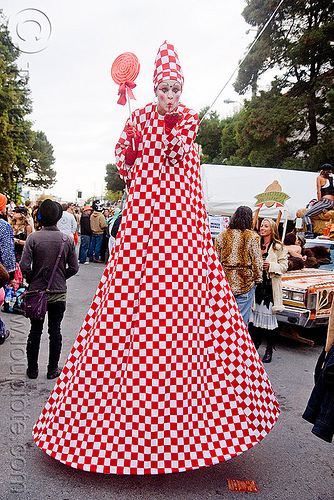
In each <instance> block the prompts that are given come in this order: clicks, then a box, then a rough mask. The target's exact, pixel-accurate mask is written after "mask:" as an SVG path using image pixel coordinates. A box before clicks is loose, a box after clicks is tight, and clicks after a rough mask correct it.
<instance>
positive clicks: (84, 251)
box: [79, 234, 90, 264]
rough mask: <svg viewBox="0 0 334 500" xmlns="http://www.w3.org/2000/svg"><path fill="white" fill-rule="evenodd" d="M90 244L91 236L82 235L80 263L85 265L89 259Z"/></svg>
mask: <svg viewBox="0 0 334 500" xmlns="http://www.w3.org/2000/svg"><path fill="white" fill-rule="evenodd" d="M89 244H90V236H88V235H86V234H82V235H81V236H80V249H79V262H80V264H84V263H85V262H86V259H87V252H88V248H89Z"/></svg>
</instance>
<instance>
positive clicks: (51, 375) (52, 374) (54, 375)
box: [46, 367, 63, 380]
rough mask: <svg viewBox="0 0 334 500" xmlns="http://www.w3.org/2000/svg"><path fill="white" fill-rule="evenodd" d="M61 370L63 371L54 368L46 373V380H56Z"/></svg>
mask: <svg viewBox="0 0 334 500" xmlns="http://www.w3.org/2000/svg"><path fill="white" fill-rule="evenodd" d="M62 370H63V369H62V368H59V367H58V368H55V369H54V370H51V371H50V372H48V373H47V375H46V378H48V379H49V380H52V379H53V378H57V377H59V375H60V374H61V372H62Z"/></svg>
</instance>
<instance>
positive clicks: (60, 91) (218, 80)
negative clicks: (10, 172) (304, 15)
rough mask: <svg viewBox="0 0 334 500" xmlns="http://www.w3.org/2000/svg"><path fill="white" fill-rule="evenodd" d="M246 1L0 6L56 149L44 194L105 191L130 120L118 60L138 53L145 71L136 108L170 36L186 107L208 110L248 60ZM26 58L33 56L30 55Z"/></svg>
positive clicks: (220, 106)
mask: <svg viewBox="0 0 334 500" xmlns="http://www.w3.org/2000/svg"><path fill="white" fill-rule="evenodd" d="M244 7H245V1H244V0H234V1H233V2H231V1H230V0H166V1H163V2H157V1H153V0H96V1H95V2H92V1H88V0H80V1H79V0H77V1H75V0H66V1H65V0H53V1H51V0H49V1H45V0H44V1H38V0H30V1H27V0H2V8H3V13H4V15H5V16H6V18H7V19H9V24H8V26H9V30H10V33H11V36H12V39H13V41H14V42H15V43H17V44H18V45H19V47H20V48H21V50H23V51H24V53H22V54H21V56H20V58H19V59H18V61H17V64H18V66H19V68H20V69H22V70H26V69H27V68H28V69H29V77H30V81H29V87H30V89H31V96H32V100H33V109H34V111H33V114H32V115H31V116H30V118H31V119H32V121H33V123H34V125H33V128H34V130H42V131H43V132H44V133H45V134H46V136H47V138H48V140H49V141H50V142H51V144H52V145H53V148H54V156H55V158H56V162H55V164H54V168H55V169H56V171H57V183H56V184H55V185H54V186H53V187H52V188H51V189H50V190H47V191H45V192H46V193H48V194H53V195H55V196H57V197H59V198H62V200H63V201H71V200H76V197H77V191H78V190H79V191H82V193H83V201H84V199H86V198H88V197H90V196H95V197H99V196H101V193H103V192H104V187H105V183H104V177H105V166H106V164H107V163H113V162H114V160H115V157H114V147H115V144H116V142H117V140H118V138H119V135H120V133H121V131H122V129H123V126H124V122H125V120H126V119H127V116H128V107H127V106H120V105H119V104H117V98H118V97H117V92H118V87H117V85H116V84H115V83H114V82H113V80H112V79H111V76H110V68H111V65H112V63H113V61H114V60H115V58H116V57H117V56H118V55H120V54H122V53H123V52H134V53H135V54H136V55H137V57H138V59H139V61H140V65H141V69H140V73H139V76H138V78H137V80H136V84H137V87H136V88H135V89H134V94H135V97H136V101H131V106H132V109H135V108H137V107H142V106H144V105H145V104H147V103H148V102H151V101H152V100H153V97H154V93H153V84H152V76H153V70H154V60H155V56H156V53H157V51H158V48H159V46H160V45H161V43H162V42H163V41H164V40H165V39H167V40H168V41H169V42H171V43H173V44H174V46H175V48H176V51H177V52H178V55H179V59H180V62H181V66H182V69H183V72H184V75H185V85H184V91H183V95H182V98H181V101H182V102H183V103H184V104H186V105H187V106H189V107H191V108H193V109H195V110H196V111H197V112H198V111H200V110H201V109H202V108H203V107H205V106H207V105H210V104H211V103H212V102H213V101H214V99H215V98H216V97H217V95H218V93H219V92H220V90H221V89H222V87H223V86H224V85H225V83H226V82H227V80H228V79H229V78H230V76H231V74H232V73H233V71H234V70H235V68H236V67H237V65H238V61H239V60H240V59H241V58H242V56H243V55H244V54H245V52H246V49H247V46H248V45H249V44H250V43H251V41H252V40H253V38H254V35H255V32H254V31H250V32H249V33H248V34H246V31H247V30H248V29H249V26H248V25H247V24H246V23H245V22H244V19H243V17H242V16H241V12H242V10H243V8H244ZM27 52H28V53H27ZM234 80H235V78H234V79H233V80H232V82H231V83H230V84H229V85H228V86H227V88H226V89H225V90H224V92H223V93H222V94H221V96H220V97H219V99H218V101H217V102H216V104H215V105H214V107H213V109H215V110H216V111H218V112H219V114H220V116H221V118H224V117H226V116H230V115H231V114H232V113H233V111H235V109H236V107H238V104H233V103H231V104H225V103H224V100H232V101H239V102H242V99H243V98H242V97H241V96H238V95H236V94H235V93H234V92H233V87H232V83H233V81H234Z"/></svg>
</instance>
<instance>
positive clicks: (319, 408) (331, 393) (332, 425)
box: [303, 346, 334, 443]
mask: <svg viewBox="0 0 334 500" xmlns="http://www.w3.org/2000/svg"><path fill="white" fill-rule="evenodd" d="M303 418H304V419H305V420H307V421H308V422H310V423H311V424H314V425H313V428H312V432H313V434H315V435H316V436H318V437H319V438H321V439H323V440H324V441H327V442H328V443H331V442H332V440H333V435H334V346H333V347H332V348H331V349H330V350H329V352H328V353H327V355H326V352H325V351H323V352H322V354H321V355H320V357H319V360H318V363H317V366H316V369H315V386H314V389H313V391H312V394H311V396H310V399H309V402H308V404H307V407H306V410H305V412H304V413H303Z"/></svg>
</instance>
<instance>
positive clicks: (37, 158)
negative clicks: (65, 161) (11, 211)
mask: <svg viewBox="0 0 334 500" xmlns="http://www.w3.org/2000/svg"><path fill="white" fill-rule="evenodd" d="M34 136H35V140H34V143H33V145H32V147H31V150H30V151H29V166H28V168H27V173H26V177H25V182H26V184H27V185H28V186H32V187H41V188H48V187H49V186H50V185H52V184H54V182H55V180H56V172H55V170H53V169H52V168H51V165H52V164H53V163H54V162H55V158H54V156H53V147H52V144H50V142H49V141H48V139H47V137H46V135H45V134H44V132H36V133H35V134H34Z"/></svg>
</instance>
